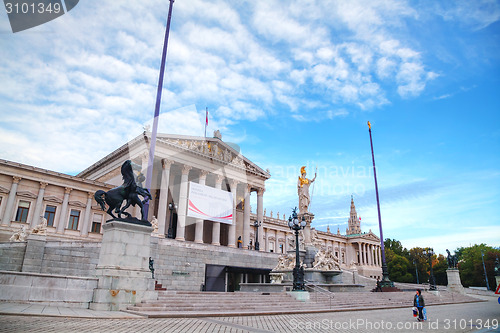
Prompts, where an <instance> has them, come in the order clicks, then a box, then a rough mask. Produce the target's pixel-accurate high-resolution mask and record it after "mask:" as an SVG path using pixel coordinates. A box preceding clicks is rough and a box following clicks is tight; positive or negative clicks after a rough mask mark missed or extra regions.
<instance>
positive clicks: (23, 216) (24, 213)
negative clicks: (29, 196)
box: [16, 200, 30, 223]
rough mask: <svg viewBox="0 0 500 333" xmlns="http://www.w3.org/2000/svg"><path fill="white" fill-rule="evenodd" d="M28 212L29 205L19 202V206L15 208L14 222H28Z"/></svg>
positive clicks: (26, 202) (25, 202)
mask: <svg viewBox="0 0 500 333" xmlns="http://www.w3.org/2000/svg"><path fill="white" fill-rule="evenodd" d="M29 210H30V203H29V202H28V201H23V200H21V201H19V206H17V213H16V221H18V222H24V223H26V221H28V212H29Z"/></svg>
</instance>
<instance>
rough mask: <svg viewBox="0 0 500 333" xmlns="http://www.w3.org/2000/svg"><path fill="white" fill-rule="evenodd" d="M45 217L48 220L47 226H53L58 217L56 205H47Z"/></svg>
mask: <svg viewBox="0 0 500 333" xmlns="http://www.w3.org/2000/svg"><path fill="white" fill-rule="evenodd" d="M44 217H45V219H46V220H47V226H49V227H53V226H54V219H55V218H56V206H49V205H47V207H45V215H44Z"/></svg>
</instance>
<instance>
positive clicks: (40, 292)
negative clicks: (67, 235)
mask: <svg viewBox="0 0 500 333" xmlns="http://www.w3.org/2000/svg"><path fill="white" fill-rule="evenodd" d="M96 287H97V278H85V277H84V278H82V277H75V276H62V275H53V274H39V273H24V272H7V271H0V301H4V302H21V303H25V302H29V303H38V304H45V305H52V306H69V307H78V308H84V309H87V308H88V307H89V304H90V302H91V301H92V295H93V291H94V288H96Z"/></svg>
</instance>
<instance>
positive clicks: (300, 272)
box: [288, 207, 306, 291]
mask: <svg viewBox="0 0 500 333" xmlns="http://www.w3.org/2000/svg"><path fill="white" fill-rule="evenodd" d="M288 226H289V227H290V229H292V230H293V231H295V268H294V269H293V289H292V291H296V290H300V291H305V290H306V288H305V283H304V267H302V266H301V265H300V254H299V231H300V230H302V229H304V228H305V226H306V220H305V218H304V217H302V221H299V218H298V216H297V207H295V208H294V209H293V211H292V216H290V217H289V218H288Z"/></svg>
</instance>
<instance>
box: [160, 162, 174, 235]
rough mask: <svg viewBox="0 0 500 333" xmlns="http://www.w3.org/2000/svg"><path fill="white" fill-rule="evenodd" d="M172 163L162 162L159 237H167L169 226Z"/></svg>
mask: <svg viewBox="0 0 500 333" xmlns="http://www.w3.org/2000/svg"><path fill="white" fill-rule="evenodd" d="M172 163H173V162H172V161H169V160H167V159H162V160H161V167H162V169H161V181H160V201H159V202H158V235H159V236H160V237H165V233H166V229H165V226H166V225H167V209H168V202H167V201H168V186H169V180H170V166H171V165H172Z"/></svg>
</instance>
